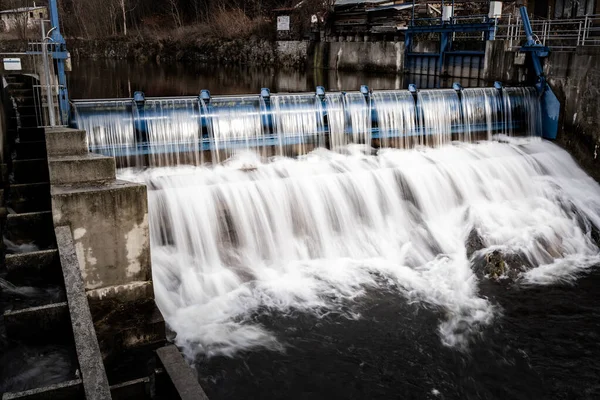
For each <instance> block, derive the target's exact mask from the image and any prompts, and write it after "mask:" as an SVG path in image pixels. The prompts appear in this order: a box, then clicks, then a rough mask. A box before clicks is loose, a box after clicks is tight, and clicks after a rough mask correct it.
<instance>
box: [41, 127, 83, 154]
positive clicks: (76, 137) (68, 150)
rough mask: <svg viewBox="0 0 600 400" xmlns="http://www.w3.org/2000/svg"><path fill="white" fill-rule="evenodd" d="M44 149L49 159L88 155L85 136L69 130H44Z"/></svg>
mask: <svg viewBox="0 0 600 400" xmlns="http://www.w3.org/2000/svg"><path fill="white" fill-rule="evenodd" d="M46 147H47V150H48V155H49V156H50V157H56V156H75V155H85V154H87V153H88V145H87V134H86V132H85V131H83V130H78V129H70V128H51V129H46Z"/></svg>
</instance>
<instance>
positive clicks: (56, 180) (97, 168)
mask: <svg viewBox="0 0 600 400" xmlns="http://www.w3.org/2000/svg"><path fill="white" fill-rule="evenodd" d="M48 164H49V168H50V183H51V184H53V185H62V184H72V183H86V182H97V181H110V180H113V179H115V176H116V165H115V159H114V158H112V157H106V156H102V155H99V154H92V153H87V154H84V155H80V156H60V157H50V158H48Z"/></svg>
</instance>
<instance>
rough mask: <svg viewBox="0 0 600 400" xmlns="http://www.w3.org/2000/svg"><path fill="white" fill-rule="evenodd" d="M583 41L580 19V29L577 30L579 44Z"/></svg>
mask: <svg viewBox="0 0 600 400" xmlns="http://www.w3.org/2000/svg"><path fill="white" fill-rule="evenodd" d="M580 42H581V21H579V30H578V31H577V46H579V43H580Z"/></svg>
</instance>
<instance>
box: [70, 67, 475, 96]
mask: <svg viewBox="0 0 600 400" xmlns="http://www.w3.org/2000/svg"><path fill="white" fill-rule="evenodd" d="M459 81H460V82H461V83H462V84H463V85H464V86H465V87H473V86H480V84H478V80H477V79H459ZM452 82H454V80H453V79H449V80H443V81H442V82H441V85H442V86H448V85H451V84H452ZM68 83H69V95H70V96H71V98H73V99H87V98H112V97H132V95H133V92H134V91H136V90H141V91H143V92H145V93H146V95H147V96H183V95H187V96H190V95H197V94H199V93H200V90H202V89H208V90H210V91H211V93H212V94H215V95H218V94H253V93H259V92H260V89H261V88H263V87H268V88H270V89H271V91H272V92H304V91H314V89H315V87H316V86H319V85H320V86H324V87H325V88H326V90H334V91H339V90H358V88H359V87H360V85H368V86H369V87H370V88H372V89H404V88H406V87H407V86H408V84H409V83H416V84H417V85H418V87H420V88H426V87H435V85H436V84H437V83H438V80H437V78H435V77H433V76H421V75H418V76H417V75H416V76H412V77H406V78H405V77H404V76H402V75H398V76H397V75H393V74H377V73H366V72H337V71H327V70H311V71H298V70H293V69H291V70H275V69H272V68H262V67H246V66H219V65H213V64H208V65H203V64H198V65H190V64H175V65H167V64H156V63H152V62H148V63H134V62H128V61H118V60H79V61H77V60H75V61H74V62H73V72H70V73H69V74H68Z"/></svg>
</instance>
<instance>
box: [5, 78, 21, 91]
mask: <svg viewBox="0 0 600 400" xmlns="http://www.w3.org/2000/svg"><path fill="white" fill-rule="evenodd" d="M6 83H8V86H7V88H6V89H7V90H9V91H10V90H12V89H25V86H26V83H25V82H18V81H16V80H13V81H10V82H9V81H8V79H7V80H6Z"/></svg>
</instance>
